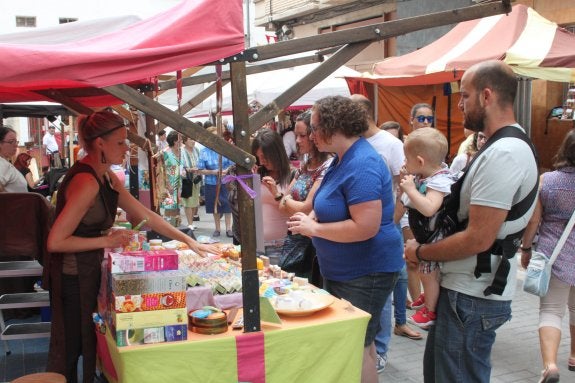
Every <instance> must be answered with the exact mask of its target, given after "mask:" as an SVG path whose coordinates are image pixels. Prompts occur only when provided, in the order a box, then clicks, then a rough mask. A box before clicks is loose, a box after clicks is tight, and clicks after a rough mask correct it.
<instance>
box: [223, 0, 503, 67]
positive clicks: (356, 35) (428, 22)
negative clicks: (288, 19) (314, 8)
mask: <svg viewBox="0 0 575 383" xmlns="http://www.w3.org/2000/svg"><path fill="white" fill-rule="evenodd" d="M509 12H511V4H510V1H509V0H502V1H495V2H491V3H485V4H478V5H471V6H468V7H464V8H457V9H452V10H449V11H442V12H435V13H429V14H425V15H421V16H415V17H408V18H404V19H399V20H392V21H386V22H384V23H379V24H371V25H367V26H364V27H357V28H352V29H346V30H342V31H336V32H331V33H326V34H322V35H317V36H310V37H303V38H300V39H293V40H288V41H281V42H278V43H275V44H269V45H262V46H258V47H254V48H250V49H246V50H245V51H244V52H242V53H241V54H239V55H235V56H232V57H229V58H228V59H227V60H226V61H229V62H233V61H237V60H245V61H258V60H267V59H271V58H276V57H281V56H286V55H291V54H295V53H300V52H309V51H312V50H317V49H325V48H331V47H335V46H341V45H345V44H352V43H358V42H365V41H370V42H373V41H379V40H384V39H388V38H391V37H395V36H399V35H404V34H406V33H409V32H415V31H420V30H423V29H428V28H434V27H439V26H442V25H449V24H455V23H459V22H462V21H467V20H474V19H479V18H482V17H486V16H493V15H499V14H502V13H509Z"/></svg>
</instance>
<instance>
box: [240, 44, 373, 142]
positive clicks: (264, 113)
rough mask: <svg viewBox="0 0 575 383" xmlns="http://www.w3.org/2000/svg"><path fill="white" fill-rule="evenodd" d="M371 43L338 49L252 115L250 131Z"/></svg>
mask: <svg viewBox="0 0 575 383" xmlns="http://www.w3.org/2000/svg"><path fill="white" fill-rule="evenodd" d="M369 44H370V42H365V41H364V42H360V43H355V44H350V45H346V46H344V47H343V48H341V49H340V50H338V51H337V52H336V53H335V54H334V55H333V56H331V57H330V58H329V59H328V60H327V61H325V62H324V63H322V64H321V65H320V66H318V67H317V68H315V69H314V70H313V71H311V72H310V73H309V74H307V75H306V76H305V77H303V78H302V79H300V80H299V81H298V82H296V83H295V84H294V85H293V86H292V87H290V88H289V89H288V90H286V91H285V92H283V93H282V94H280V95H279V96H278V97H277V98H276V99H275V100H273V101H272V102H270V103H269V104H268V105H266V106H265V107H263V108H262V109H261V110H259V111H258V112H257V113H255V114H254V115H253V116H251V117H250V126H249V132H250V133H254V132H255V131H256V130H258V129H259V128H261V127H262V126H263V125H264V124H265V123H266V122H267V121H269V120H271V119H272V118H274V117H275V116H276V115H278V113H279V112H280V111H282V110H283V109H284V108H286V107H288V106H290V105H291V104H292V103H293V102H294V101H296V100H297V99H298V98H299V97H301V95H302V94H305V93H306V92H308V91H309V90H310V89H312V88H313V87H314V86H316V85H317V84H319V83H320V82H322V81H323V80H324V79H325V78H326V77H327V76H329V75H330V74H332V73H333V72H335V71H336V70H337V69H338V68H339V67H341V66H342V65H344V64H345V63H346V62H348V61H349V60H350V59H351V58H353V57H354V56H356V55H357V54H358V53H359V52H361V51H362V50H364V49H365V48H366V47H367V46H368V45H369ZM234 121H235V119H234Z"/></svg>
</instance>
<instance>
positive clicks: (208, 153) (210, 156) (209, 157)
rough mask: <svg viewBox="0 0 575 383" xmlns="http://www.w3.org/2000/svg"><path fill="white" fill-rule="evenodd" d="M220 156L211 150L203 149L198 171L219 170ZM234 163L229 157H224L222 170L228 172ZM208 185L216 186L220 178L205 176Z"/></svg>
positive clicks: (212, 175)
mask: <svg viewBox="0 0 575 383" xmlns="http://www.w3.org/2000/svg"><path fill="white" fill-rule="evenodd" d="M219 156H220V155H219V154H218V153H216V152H214V151H213V150H212V149H210V148H203V149H202V151H201V152H200V158H199V159H198V169H202V170H216V169H218V168H219ZM233 164H234V163H233V162H232V161H231V160H229V159H228V158H227V157H223V156H222V170H226V169H227V168H229V167H230V166H232V165H233ZM204 180H205V183H206V185H215V184H216V183H217V182H218V177H217V176H216V175H214V174H206V175H205V176H204Z"/></svg>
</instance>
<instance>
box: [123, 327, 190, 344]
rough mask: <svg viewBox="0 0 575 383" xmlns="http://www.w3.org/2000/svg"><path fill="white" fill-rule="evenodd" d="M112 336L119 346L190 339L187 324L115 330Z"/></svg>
mask: <svg viewBox="0 0 575 383" xmlns="http://www.w3.org/2000/svg"><path fill="white" fill-rule="evenodd" d="M112 337H113V338H114V339H115V340H116V345H117V346H118V347H124V346H132V345H137V344H153V343H163V342H175V341H179V340H186V339H188V327H187V325H170V326H163V327H150V328H139V329H131V330H113V328H112Z"/></svg>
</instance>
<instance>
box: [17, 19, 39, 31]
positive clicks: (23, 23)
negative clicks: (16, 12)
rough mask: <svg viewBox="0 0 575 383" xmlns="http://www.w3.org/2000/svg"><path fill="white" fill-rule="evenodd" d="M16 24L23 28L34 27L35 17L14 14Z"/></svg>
mask: <svg viewBox="0 0 575 383" xmlns="http://www.w3.org/2000/svg"><path fill="white" fill-rule="evenodd" d="M16 26H17V27H24V28H35V27H36V17H35V16H16Z"/></svg>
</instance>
